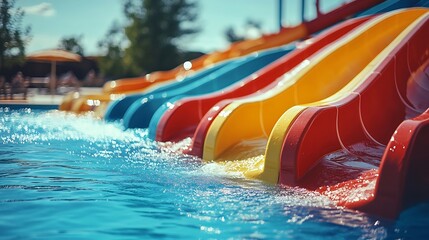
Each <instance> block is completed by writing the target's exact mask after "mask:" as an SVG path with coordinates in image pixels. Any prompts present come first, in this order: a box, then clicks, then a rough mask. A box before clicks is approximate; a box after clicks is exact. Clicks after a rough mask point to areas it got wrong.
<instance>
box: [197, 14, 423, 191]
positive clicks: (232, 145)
mask: <svg viewBox="0 0 429 240" xmlns="http://www.w3.org/2000/svg"><path fill="white" fill-rule="evenodd" d="M426 12H427V10H426V9H409V10H398V11H395V12H390V13H386V14H383V15H381V16H379V17H377V18H375V19H373V20H371V21H368V22H367V23H365V24H364V25H363V26H361V27H359V28H357V29H356V30H355V31H353V32H351V33H350V34H349V35H347V36H345V37H344V38H342V39H340V40H338V41H337V42H335V43H333V44H331V45H330V46H327V47H326V48H325V49H323V50H322V51H321V52H319V53H318V54H316V55H315V56H313V57H311V58H309V59H307V60H305V61H303V62H302V63H301V64H300V65H299V66H297V67H296V68H295V69H293V70H291V71H290V72H288V73H286V74H285V75H284V76H283V77H282V78H281V79H278V80H277V82H276V83H277V84H276V85H275V86H274V87H273V88H272V89H270V90H268V91H266V92H264V93H263V94H261V95H259V96H257V95H254V96H251V97H248V98H244V99H241V100H237V101H234V102H233V103H231V104H230V105H228V106H227V107H225V108H224V110H223V111H222V112H220V113H219V115H218V116H217V117H216V118H215V119H214V121H213V123H212V125H211V126H210V128H209V131H208V134H207V136H206V139H205V143H204V152H203V159H204V160H206V161H212V160H215V161H218V162H223V164H226V166H227V169H228V170H230V171H240V172H243V173H244V174H245V175H246V176H248V177H257V178H261V179H263V180H265V181H267V182H272V183H276V182H277V180H278V174H279V169H280V153H281V147H282V143H283V139H284V136H285V134H286V133H287V129H288V126H289V124H290V123H292V122H293V120H294V119H295V117H296V116H297V115H298V114H299V112H300V111H301V110H302V109H304V108H305V106H297V105H305V104H307V105H308V104H314V105H323V104H326V103H327V102H329V101H334V100H335V99H339V98H342V97H344V96H346V95H347V94H349V93H351V92H352V91H353V90H354V89H355V88H356V87H357V86H359V84H360V83H361V82H362V81H363V80H364V79H365V77H366V75H367V74H369V71H370V70H371V69H373V66H374V65H376V64H377V61H378V60H380V59H383V58H384V57H386V56H387V53H388V50H387V49H388V48H389V46H390V47H392V46H394V44H395V41H394V40H395V39H400V38H401V36H403V34H404V32H407V31H409V29H410V27H409V26H410V25H411V24H412V23H413V22H415V21H417V19H418V18H419V17H421V16H422V15H423V14H424V13H426ZM335 94H337V95H335ZM294 106H295V107H294ZM279 118H281V119H280V121H279ZM276 123H277V124H276ZM274 127H275V128H274ZM273 128H274V131H273ZM320 141H323V139H320ZM267 142H268V145H267ZM232 160H235V161H232Z"/></svg>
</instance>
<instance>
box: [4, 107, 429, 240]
mask: <svg viewBox="0 0 429 240" xmlns="http://www.w3.org/2000/svg"><path fill="white" fill-rule="evenodd" d="M0 141H1V145H0V234H1V235H0V238H1V239H141V238H144V239H151V238H153V239H291V238H294V239H295V238H297V239H324V238H330V239H392V238H420V239H421V238H425V237H428V236H429V203H423V204H420V205H418V206H415V207H413V208H410V209H408V210H407V211H405V212H403V213H402V215H401V216H400V218H399V219H397V220H395V221H394V220H387V219H382V218H378V217H376V216H371V215H367V214H364V213H359V212H355V211H351V210H346V209H341V208H338V207H336V206H335V205H334V204H333V203H332V202H330V201H329V200H328V199H327V198H325V197H323V196H320V195H318V194H317V193H314V192H309V191H306V190H303V189H299V188H288V187H280V186H273V185H267V184H264V183H263V182H260V181H256V180H248V179H244V178H242V177H241V176H239V175H233V174H228V173H226V172H224V171H223V169H222V167H221V166H218V165H216V164H204V163H201V162H200V160H199V159H198V158H195V157H191V156H186V155H183V154H179V153H176V151H174V149H173V148H171V147H170V148H166V147H160V146H159V145H158V144H157V143H155V142H152V141H150V140H149V139H148V138H147V130H144V129H139V130H126V131H124V130H122V129H121V128H120V127H119V126H118V125H115V124H112V123H104V122H102V121H99V120H95V119H93V118H91V117H90V116H79V117H78V116H74V115H70V114H65V113H62V112H58V111H41V110H31V109H21V110H11V109H8V108H0ZM174 147H175V148H180V146H174Z"/></svg>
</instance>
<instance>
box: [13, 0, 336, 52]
mask: <svg viewBox="0 0 429 240" xmlns="http://www.w3.org/2000/svg"><path fill="white" fill-rule="evenodd" d="M313 1H314V0H307V5H308V6H307V9H308V10H309V14H310V15H311V14H312V10H313V8H312V7H311V6H313V5H312V2H313ZM196 2H197V4H198V10H199V11H198V19H197V25H198V26H199V27H200V29H201V31H200V32H199V33H198V34H197V35H195V36H193V37H191V38H189V39H186V41H184V42H182V44H181V45H182V46H181V47H182V48H184V49H186V50H191V51H202V52H210V51H214V50H222V49H225V48H227V47H228V42H227V41H226V38H225V34H224V32H225V30H226V29H227V28H228V27H229V26H232V27H234V28H235V29H237V30H239V31H241V32H242V33H245V31H246V28H245V22H246V21H247V20H248V19H252V20H255V21H257V22H260V23H261V26H262V30H263V32H264V33H274V32H276V31H278V28H279V27H278V26H279V24H278V0H196ZM300 2H301V0H284V1H283V23H282V24H283V25H285V26H292V25H296V24H298V23H299V22H300V19H301V17H300V12H301V10H300V6H299V4H298V3H300ZM339 2H342V1H341V0H325V1H322V9H326V10H328V9H331V8H333V7H335V6H337V5H338V4H339ZM122 4H123V1H122V0H17V1H16V3H15V6H16V7H20V8H22V9H23V10H24V12H25V16H24V18H23V22H22V23H23V26H24V27H25V26H30V27H31V36H32V39H31V41H30V43H29V45H28V46H27V53H31V52H34V51H38V50H43V49H50V48H56V47H57V46H58V44H59V42H60V39H62V38H63V37H71V36H82V45H83V48H84V50H85V55H98V54H100V50H99V49H98V47H97V43H98V42H99V41H100V40H102V39H103V38H104V37H105V35H106V32H107V31H108V29H109V28H110V26H111V25H112V23H113V22H114V21H118V22H121V23H124V22H125V21H126V19H125V17H124V15H123V11H122ZM246 33H247V34H248V35H250V36H252V37H254V36H255V33H254V32H252V31H247V32H246ZM252 33H253V35H252Z"/></svg>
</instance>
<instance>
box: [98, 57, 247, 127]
mask: <svg viewBox="0 0 429 240" xmlns="http://www.w3.org/2000/svg"><path fill="white" fill-rule="evenodd" d="M240 61H243V60H242V59H241V58H238V59H233V60H227V61H223V62H220V63H217V64H214V65H213V66H210V67H207V68H205V69H203V70H201V71H198V72H197V73H195V74H194V75H191V76H187V77H185V78H184V79H183V80H181V81H174V82H172V83H168V84H165V85H162V86H160V87H157V88H155V89H153V90H151V91H149V92H147V93H136V94H130V95H127V96H126V97H124V98H122V99H118V100H115V101H112V102H111V103H110V104H109V105H108V107H107V109H106V113H105V114H104V119H105V120H106V121H115V120H119V119H122V118H123V117H124V114H125V112H126V111H127V109H128V107H129V106H130V105H131V104H132V103H134V102H135V101H136V100H138V99H139V98H141V97H142V96H147V95H148V94H156V93H158V92H165V91H169V90H173V89H175V88H179V87H182V86H183V85H186V84H188V83H190V82H194V81H198V80H199V79H201V78H204V77H206V76H208V75H210V74H212V73H213V72H216V71H217V70H219V69H222V68H223V67H225V66H228V65H229V64H233V63H235V62H240Z"/></svg>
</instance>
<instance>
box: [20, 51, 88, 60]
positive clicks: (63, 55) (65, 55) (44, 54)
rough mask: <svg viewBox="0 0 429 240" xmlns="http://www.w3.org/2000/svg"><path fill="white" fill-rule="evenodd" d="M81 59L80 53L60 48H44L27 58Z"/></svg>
mask: <svg viewBox="0 0 429 240" xmlns="http://www.w3.org/2000/svg"><path fill="white" fill-rule="evenodd" d="M80 59H81V57H80V56H79V55H78V54H74V53H71V52H67V51H64V50H59V49H52V50H43V51H39V52H35V53H32V54H29V55H28V56H27V60H30V61H48V62H80Z"/></svg>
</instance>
